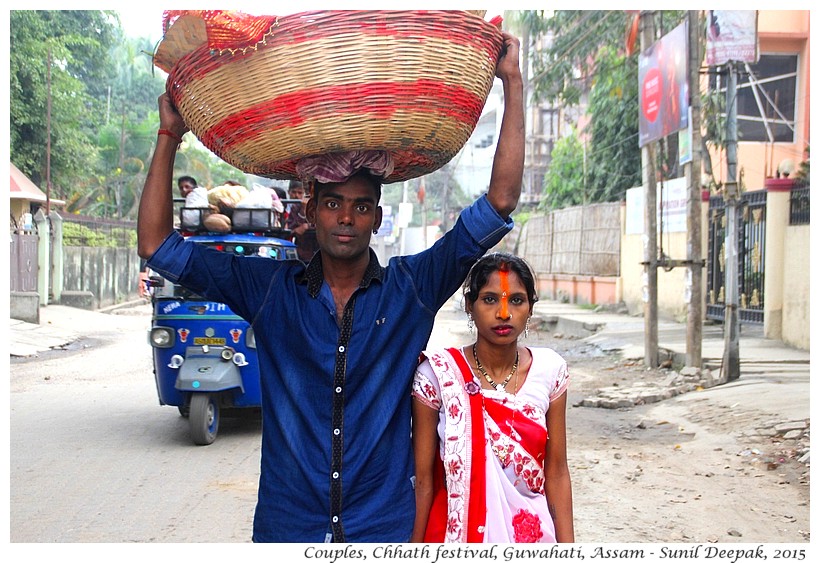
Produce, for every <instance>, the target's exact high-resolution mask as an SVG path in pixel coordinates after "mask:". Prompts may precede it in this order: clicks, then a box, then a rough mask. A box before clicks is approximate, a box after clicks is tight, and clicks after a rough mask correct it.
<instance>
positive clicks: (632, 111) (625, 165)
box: [586, 48, 642, 202]
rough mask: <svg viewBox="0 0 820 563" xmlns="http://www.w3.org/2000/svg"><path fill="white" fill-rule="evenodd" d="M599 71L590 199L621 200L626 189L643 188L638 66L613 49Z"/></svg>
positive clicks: (593, 101)
mask: <svg viewBox="0 0 820 563" xmlns="http://www.w3.org/2000/svg"><path fill="white" fill-rule="evenodd" d="M597 62H598V67H597V68H598V72H597V73H596V75H595V80H594V81H593V85H592V89H591V91H590V94H589V113H590V115H591V116H592V119H591V121H590V123H589V125H588V126H587V128H586V133H588V135H589V139H590V153H589V156H588V158H587V162H588V179H587V181H588V186H589V200H590V201H593V202H601V201H618V200H620V199H624V198H625V194H626V190H628V189H629V188H633V187H635V186H640V185H641V181H642V179H641V152H640V149H639V148H638V66H637V65H636V64H631V63H632V61H630V60H629V58H628V57H626V56H624V55H623V54H620V53H618V52H617V51H616V50H615V49H613V48H604V49H602V50H601V51H600V52H599V54H598V59H597Z"/></svg>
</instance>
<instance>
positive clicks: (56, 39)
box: [9, 10, 245, 219]
mask: <svg viewBox="0 0 820 563" xmlns="http://www.w3.org/2000/svg"><path fill="white" fill-rule="evenodd" d="M154 47H155V46H154V45H152V44H151V43H150V41H149V40H148V39H145V38H139V39H134V38H128V37H126V36H125V34H124V32H123V30H122V27H121V25H120V22H119V19H118V16H117V14H116V13H115V12H113V11H100V10H12V11H11V12H10V55H9V78H10V80H9V82H10V113H11V120H10V122H11V123H10V125H11V131H10V144H11V146H10V148H11V151H10V153H11V160H12V162H14V164H15V165H16V166H17V167H18V168H19V169H20V170H21V171H22V172H23V173H25V174H26V175H28V176H29V177H30V178H31V179H32V181H34V183H35V184H37V185H40V186H43V187H44V188H45V187H46V185H47V180H48V177H49V176H50V180H51V197H53V198H58V199H64V200H66V202H67V209H68V210H69V211H72V212H76V213H82V214H84V215H95V216H104V217H119V218H129V219H133V218H135V217H136V211H137V204H138V203H139V196H140V194H141V190H142V186H143V184H144V182H145V174H146V171H147V167H148V163H149V161H150V158H151V154H152V153H153V149H154V146H155V143H156V131H157V125H158V123H159V116H158V112H157V97H158V96H159V95H160V93H162V92H163V90H164V89H165V77H164V76H162V75H161V73H160V72H158V71H156V70H155V69H154V67H153V64H152V61H151V56H150V53H151V52H152V51H153V49H154ZM49 61H50V64H49ZM49 83H50V84H49ZM49 101H50V104H51V111H50V119H49V118H48V114H49V112H48V104H49ZM49 129H50V131H51V134H50V141H51V142H50V151H47V145H48V143H47V141H48V137H49V136H48V131H49ZM191 139H192V140H193V137H192V136H191ZM196 144H197V143H195V142H192V143H190V144H189V143H186V147H184V148H183V149H182V150H181V151H180V157H179V158H178V159H177V160H178V162H177V166H176V170H175V172H176V173H177V174H178V175H182V174H191V175H197V174H198V177H200V178H203V180H204V181H202V182H201V183H202V184H203V185H213V184H209V181H210V180H216V181H218V182H223V181H224V180H227V179H236V178H238V179H240V180H244V179H245V175H244V174H242V173H240V172H239V171H237V170H236V169H234V168H233V167H231V166H229V165H227V164H226V163H224V162H222V161H220V160H219V159H217V158H216V157H215V156H214V155H213V154H212V153H210V152H209V151H207V150H206V149H204V148H203V147H201V145H200V146H196ZM49 161H50V162H49ZM212 168H213V173H212V171H211V169H212Z"/></svg>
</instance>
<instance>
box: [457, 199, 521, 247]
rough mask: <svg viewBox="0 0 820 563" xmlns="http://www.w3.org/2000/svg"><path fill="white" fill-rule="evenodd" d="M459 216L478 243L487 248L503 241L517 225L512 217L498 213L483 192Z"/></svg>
mask: <svg viewBox="0 0 820 563" xmlns="http://www.w3.org/2000/svg"><path fill="white" fill-rule="evenodd" d="M459 218H460V219H461V220H462V221H463V222H464V226H465V227H466V228H467V231H468V232H469V233H470V234H471V235H472V237H473V238H474V239H475V240H476V241H478V244H479V245H481V246H482V247H483V248H486V249H489V248H492V247H493V246H495V245H496V244H498V243H499V242H501V239H503V238H504V236H505V235H506V234H507V233H509V232H510V231H511V230H512V228H513V226H514V225H515V223H514V222H513V220H512V217H508V218H507V219H504V218H503V217H501V215H499V214H498V211H496V210H495V207H493V206H492V205H491V204H490V201H489V200H488V199H487V194H483V195H482V196H481V197H479V198H478V199H477V200H476V202H475V203H474V204H473V205H471V206H470V207H468V208H467V209H465V210H464V211H462V212H461V215H460V216H459Z"/></svg>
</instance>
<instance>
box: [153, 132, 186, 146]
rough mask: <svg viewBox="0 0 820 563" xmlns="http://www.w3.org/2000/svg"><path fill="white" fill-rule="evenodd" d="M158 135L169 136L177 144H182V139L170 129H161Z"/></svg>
mask: <svg viewBox="0 0 820 563" xmlns="http://www.w3.org/2000/svg"><path fill="white" fill-rule="evenodd" d="M157 135H167V136H168V137H171V138H172V139H174V140H176V142H177V143H181V142H182V137H180V136H179V135H177V134H176V133H174V132H173V131H171V130H169V129H160V130H159V131H157Z"/></svg>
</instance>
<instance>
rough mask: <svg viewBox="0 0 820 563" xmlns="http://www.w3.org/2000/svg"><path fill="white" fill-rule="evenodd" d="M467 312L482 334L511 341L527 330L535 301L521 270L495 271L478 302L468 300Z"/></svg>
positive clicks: (486, 338) (480, 292)
mask: <svg viewBox="0 0 820 563" xmlns="http://www.w3.org/2000/svg"><path fill="white" fill-rule="evenodd" d="M467 312H469V313H471V314H472V316H473V322H474V323H475V327H476V330H477V331H478V336H479V338H483V339H485V340H488V341H490V342H492V343H495V344H509V343H510V342H515V341H516V340H517V339H518V336H519V335H520V334H521V333H522V332H524V327H525V326H526V324H527V319H528V318H529V317H530V315H531V314H532V305H531V304H530V302H529V299H528V298H527V288H526V287H525V286H524V284H523V283H522V282H521V278H520V277H518V274H516V273H515V272H512V271H510V272H501V271H495V272H493V273H492V274H491V275H490V277H489V278H488V279H487V283H486V285H484V287H482V288H481V289H480V290H479V292H478V299H476V301H475V303H472V304H469V303H468V305H467Z"/></svg>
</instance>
